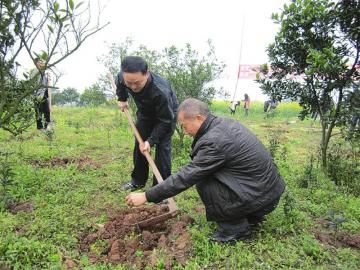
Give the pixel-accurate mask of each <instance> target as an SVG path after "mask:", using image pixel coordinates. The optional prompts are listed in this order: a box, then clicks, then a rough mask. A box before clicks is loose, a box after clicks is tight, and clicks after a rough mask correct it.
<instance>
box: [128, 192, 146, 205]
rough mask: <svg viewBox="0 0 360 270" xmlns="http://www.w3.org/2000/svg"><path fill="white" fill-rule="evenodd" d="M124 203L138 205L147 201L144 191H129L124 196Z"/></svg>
mask: <svg viewBox="0 0 360 270" xmlns="http://www.w3.org/2000/svg"><path fill="white" fill-rule="evenodd" d="M125 201H126V204H127V205H130V206H139V205H142V204H144V203H146V202H147V200H146V196H145V192H142V193H130V194H129V195H127V196H126V198H125Z"/></svg>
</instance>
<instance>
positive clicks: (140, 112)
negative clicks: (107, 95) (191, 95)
mask: <svg viewBox="0 0 360 270" xmlns="http://www.w3.org/2000/svg"><path fill="white" fill-rule="evenodd" d="M129 93H130V95H131V96H132V97H133V99H134V101H135V104H136V106H137V112H136V115H137V121H136V127H137V129H138V130H139V133H140V135H141V137H142V138H143V140H144V145H139V143H138V142H137V141H136V140H135V147H134V154H133V161H134V170H133V172H132V174H131V181H130V182H128V183H126V184H124V185H123V186H122V189H123V190H129V189H130V190H132V191H134V190H137V189H139V188H142V187H144V186H145V184H146V181H147V179H148V175H149V164H148V162H147V160H146V158H145V156H144V155H143V152H144V151H149V152H150V149H151V147H152V146H154V145H155V146H156V153H155V164H156V166H157V167H158V169H159V171H160V174H161V176H162V177H163V179H165V178H167V177H168V176H169V175H170V174H171V136H172V135H173V133H174V130H175V126H176V115H177V108H178V101H177V98H176V95H175V93H174V92H173V90H172V89H171V86H170V84H169V82H167V81H166V80H165V79H163V78H162V77H160V76H159V75H156V74H154V73H152V72H150V71H148V64H147V63H146V61H145V60H144V59H143V58H141V57H138V56H127V57H125V58H124V60H123V61H122V63H121V71H120V73H119V74H118V76H117V81H116V94H117V96H118V106H119V108H120V109H121V110H122V111H124V109H125V108H127V107H128V102H127V99H128V97H129ZM156 184H157V181H156V178H155V177H154V178H153V185H156Z"/></svg>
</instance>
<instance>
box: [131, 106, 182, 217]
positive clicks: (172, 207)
mask: <svg viewBox="0 0 360 270" xmlns="http://www.w3.org/2000/svg"><path fill="white" fill-rule="evenodd" d="M124 113H125V115H126V117H127V119H128V121H129V124H130V126H131V128H132V130H133V132H134V134H135V137H136V139H137V141H138V142H139V144H140V145H143V144H144V141H143V139H142V138H141V135H140V133H139V131H138V130H137V128H136V126H135V124H134V121H133V120H132V117H131V115H130V112H129V110H128V109H127V108H125V109H124ZM144 155H145V157H146V159H147V161H148V162H149V165H150V167H151V169H152V171H153V173H154V175H155V178H156V180H157V181H158V183H161V182H163V181H164V180H163V178H162V176H161V174H160V172H159V170H158V168H157V167H156V164H155V162H154V160H153V159H152V157H151V155H150V153H149V152H148V151H145V152H144ZM168 206H169V210H170V212H172V211H176V210H178V208H177V206H176V204H175V201H174V200H173V198H169V199H168Z"/></svg>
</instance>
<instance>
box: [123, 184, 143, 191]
mask: <svg viewBox="0 0 360 270" xmlns="http://www.w3.org/2000/svg"><path fill="white" fill-rule="evenodd" d="M143 187H144V185H143V186H141V185H136V184H134V183H132V182H129V183H126V184H124V185H122V186H121V190H130V191H135V190H138V189H141V188H143Z"/></svg>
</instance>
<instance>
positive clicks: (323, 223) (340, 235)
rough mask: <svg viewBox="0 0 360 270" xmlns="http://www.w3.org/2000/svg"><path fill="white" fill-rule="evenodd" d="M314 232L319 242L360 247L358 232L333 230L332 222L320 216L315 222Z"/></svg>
mask: <svg viewBox="0 0 360 270" xmlns="http://www.w3.org/2000/svg"><path fill="white" fill-rule="evenodd" d="M316 223H317V224H316V228H315V230H314V234H315V237H316V239H318V240H319V242H320V243H322V244H324V245H327V246H333V247H336V248H340V247H351V248H356V249H360V234H351V233H347V232H344V231H335V230H334V229H331V225H333V224H332V222H331V220H330V221H329V220H327V219H324V218H320V219H319V220H317V222H316Z"/></svg>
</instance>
